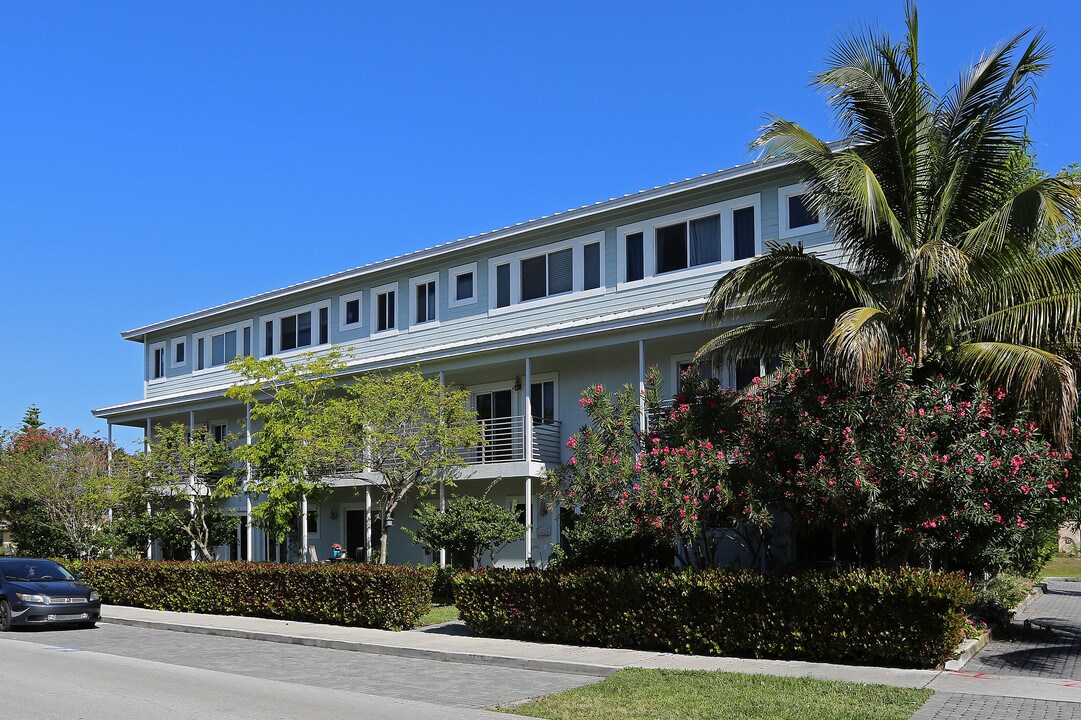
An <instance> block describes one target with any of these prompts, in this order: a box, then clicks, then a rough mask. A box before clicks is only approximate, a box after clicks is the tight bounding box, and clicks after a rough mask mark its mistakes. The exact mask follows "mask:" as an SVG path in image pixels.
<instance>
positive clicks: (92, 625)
mask: <svg viewBox="0 0 1081 720" xmlns="http://www.w3.org/2000/svg"><path fill="white" fill-rule="evenodd" d="M97 626H98V624H97V623H96V622H88V623H79V627H81V628H82V629H84V630H93V629H94V628H96V627H97Z"/></svg>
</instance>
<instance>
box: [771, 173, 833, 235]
mask: <svg viewBox="0 0 1081 720" xmlns="http://www.w3.org/2000/svg"><path fill="white" fill-rule="evenodd" d="M806 193H807V186H806V185H804V184H802V183H800V184H796V185H788V186H787V187H783V188H779V189H778V190H777V235H778V237H781V238H790V237H795V236H797V235H807V234H810V233H813V232H818V231H819V230H821V229H822V228H823V227H824V226H825V223H824V222H823V221H822V218H821V217H820V215H819V213H818V212H817V211H815V210H814V209H812V208H811V205H810V202H809V200H808V196H807V194H806Z"/></svg>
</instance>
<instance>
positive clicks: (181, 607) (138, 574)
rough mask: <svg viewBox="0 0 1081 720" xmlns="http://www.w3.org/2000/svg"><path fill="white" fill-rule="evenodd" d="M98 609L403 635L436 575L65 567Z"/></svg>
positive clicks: (325, 568) (428, 600)
mask: <svg viewBox="0 0 1081 720" xmlns="http://www.w3.org/2000/svg"><path fill="white" fill-rule="evenodd" d="M65 566H66V567H68V568H69V569H70V570H71V571H72V572H79V573H80V574H81V575H82V577H83V579H84V580H85V581H86V582H87V583H89V584H90V585H91V586H93V587H94V588H95V589H97V591H98V592H99V593H101V598H102V601H103V602H106V603H110V604H113V605H131V606H134V607H145V608H152V609H154V610H172V611H177V612H201V613H214V614H218V615H247V616H251V617H265V618H276V619H281V620H299V621H306V622H318V623H332V624H335V625H352V626H357V627H370V628H382V629H385V630H404V629H410V628H413V627H416V624H417V622H418V621H419V620H420V618H421V616H422V615H424V614H425V613H426V612H428V611H429V610H431V606H432V584H433V582H434V581H435V572H434V571H433V570H432V569H431V568H426V567H408V566H395V565H365V564H360V563H356V564H354V563H341V564H333V565H330V564H326V565H320V564H277V563H244V562H213V563H209V562H204V563H192V562H151V561H145V560H134V561H133V560H90V561H86V562H82V563H71V562H66V563H65Z"/></svg>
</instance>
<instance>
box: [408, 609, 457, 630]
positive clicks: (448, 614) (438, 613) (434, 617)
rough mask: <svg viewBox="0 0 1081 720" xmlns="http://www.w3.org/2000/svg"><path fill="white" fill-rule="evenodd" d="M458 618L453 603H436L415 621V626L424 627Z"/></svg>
mask: <svg viewBox="0 0 1081 720" xmlns="http://www.w3.org/2000/svg"><path fill="white" fill-rule="evenodd" d="M457 619H458V608H456V607H454V606H453V605H436V606H435V607H433V608H432V609H431V610H429V611H428V614H427V615H425V616H424V617H422V618H421V619H420V622H419V623H417V627H424V626H426V625H438V624H439V623H445V622H450V621H451V620H457Z"/></svg>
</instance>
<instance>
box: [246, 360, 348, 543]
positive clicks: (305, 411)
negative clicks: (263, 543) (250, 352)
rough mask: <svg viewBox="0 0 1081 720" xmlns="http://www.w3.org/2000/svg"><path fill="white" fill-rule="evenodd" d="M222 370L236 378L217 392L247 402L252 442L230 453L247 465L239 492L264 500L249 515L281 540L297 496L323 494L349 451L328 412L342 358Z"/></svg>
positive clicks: (335, 418) (292, 517)
mask: <svg viewBox="0 0 1081 720" xmlns="http://www.w3.org/2000/svg"><path fill="white" fill-rule="evenodd" d="M229 368H230V369H231V370H233V371H234V372H237V373H239V374H240V375H241V376H242V377H243V378H244V380H243V382H240V383H238V384H236V385H233V386H232V387H230V388H229V389H228V390H226V392H225V395H226V397H230V398H233V399H236V400H240V401H242V402H244V403H247V404H248V405H249V406H250V407H251V418H252V421H253V425H256V427H257V431H255V432H254V433H253V438H252V444H251V445H239V446H238V447H237V448H236V450H235V455H236V457H237V459H238V460H240V461H241V462H250V463H251V465H252V473H253V475H252V481H253V482H252V485H251V486H250V487H249V488H248V489H247V491H248V492H249V493H250V494H252V495H261V496H263V497H265V500H264V501H263V502H261V503H259V504H258V505H256V506H255V507H254V508H253V514H254V515H255V517H256V519H257V521H258V522H259V524H260V525H262V526H263V527H264V528H266V529H267V530H268V531H269V532H271V533H272V534H274V535H275V536H276V537H277V538H278V540H279V541H281V540H284V539H285V536H286V535H287V534H288V533H289V531H290V530H291V529H292V528H293V527H294V526H295V521H296V518H297V517H298V516H299V513H300V507H301V502H302V499H303V498H304V497H312V496H317V495H318V494H319V493H320V492H322V491H324V490H325V489H326V480H325V478H326V477H327V476H329V475H331V474H333V473H334V472H337V471H338V470H339V469H341V467H342V465H343V463H345V462H346V461H347V457H348V456H349V455H350V454H351V451H350V448H348V447H346V445H345V443H346V441H347V438H348V433H347V432H345V429H344V428H341V427H339V425H338V424H337V423H338V419H340V417H341V413H339V412H337V411H336V410H335V407H336V402H335V391H336V389H337V387H338V381H337V380H336V376H337V375H338V374H339V373H340V372H341V371H342V370H343V369H344V368H345V361H344V356H343V355H342V354H341V353H338V352H330V353H326V354H324V355H320V356H315V355H314V354H311V353H307V354H305V355H303V356H301V357H300V358H299V359H298V360H296V361H293V362H286V361H284V360H282V359H280V358H264V359H256V358H253V357H250V356H245V357H239V358H237V359H235V360H233V361H232V362H231V363H230V364H229ZM253 430H255V428H253Z"/></svg>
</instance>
